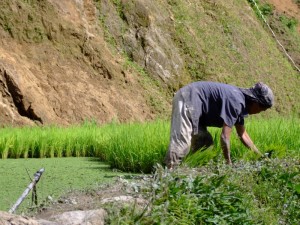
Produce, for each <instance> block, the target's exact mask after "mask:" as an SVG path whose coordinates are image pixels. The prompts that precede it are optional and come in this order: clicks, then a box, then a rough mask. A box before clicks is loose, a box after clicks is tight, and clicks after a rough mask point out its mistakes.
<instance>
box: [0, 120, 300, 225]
mask: <svg viewBox="0 0 300 225" xmlns="http://www.w3.org/2000/svg"><path fill="white" fill-rule="evenodd" d="M246 122H247V123H246V127H247V130H248V133H249V134H250V136H251V137H252V139H253V140H254V142H255V143H256V145H257V147H258V148H259V149H260V150H261V151H262V152H263V153H271V155H270V156H271V158H270V159H263V160H262V159H259V158H257V157H258V156H257V155H255V154H254V153H252V152H251V151H249V150H248V149H246V148H245V147H244V146H243V145H242V144H241V143H240V141H239V140H238V139H237V136H236V135H232V139H231V148H232V151H231V153H232V158H233V160H234V166H233V167H230V166H227V165H225V164H224V158H223V156H222V153H221V150H220V143H219V135H220V129H216V128H210V129H209V130H210V132H211V133H212V135H213V136H214V137H215V144H214V146H212V147H211V148H210V149H207V150H206V151H202V152H201V151H200V152H197V153H195V154H192V155H189V156H187V158H186V159H185V160H184V163H183V166H182V167H180V168H178V170H175V171H174V172H172V173H169V172H166V171H165V170H164V169H163V168H162V166H160V165H161V164H163V159H164V156H165V153H166V150H167V146H168V140H169V122H166V121H155V122H148V123H129V124H117V123H112V124H107V125H105V126H98V125H97V124H95V123H85V124H83V125H82V126H73V127H65V128H63V127H54V126H53V127H31V128H29V127H24V128H2V129H1V130H0V153H1V155H2V157H3V159H2V160H0V170H1V171H2V172H1V174H3V176H2V179H1V181H0V182H1V183H0V185H1V187H2V189H1V192H0V194H1V196H6V197H5V198H4V199H3V202H1V204H0V207H1V208H2V209H4V210H5V209H7V208H8V207H9V206H11V204H13V203H14V201H15V200H16V198H17V197H16V196H19V195H20V194H21V193H22V192H23V190H24V188H25V187H26V186H27V185H28V183H29V178H28V179H27V178H26V177H28V175H27V171H26V170H28V174H29V175H31V176H32V174H33V173H34V172H36V171H37V170H38V169H40V168H45V171H46V172H45V174H44V175H43V179H42V180H41V183H39V188H38V191H39V192H38V195H39V197H38V199H39V201H43V202H39V204H47V198H48V196H51V197H54V198H57V197H58V196H60V195H61V194H63V193H65V192H66V191H69V190H73V189H82V188H91V187H94V188H97V185H98V184H100V183H103V182H108V179H105V177H111V176H115V175H117V174H116V173H114V172H112V171H111V168H117V169H120V170H123V171H128V172H139V173H140V172H141V173H152V174H154V176H153V177H152V178H151V180H150V181H149V182H150V183H149V184H148V185H146V186H145V187H143V189H142V190H141V193H140V194H141V195H142V196H144V198H146V199H148V200H151V202H150V204H148V205H147V207H146V208H145V209H141V208H139V207H137V206H132V205H129V206H128V205H127V206H124V207H117V208H114V207H112V205H111V204H110V203H108V204H107V205H105V206H104V207H105V208H106V209H107V210H108V211H109V212H113V213H110V214H109V215H110V216H109V217H108V221H109V223H110V224H136V223H138V224H155V223H158V224H161V223H163V224H170V223H175V224H190V223H191V222H193V223H196V224H201V223H203V224H228V223H231V224H239V223H240V222H241V221H243V224H278V221H282V222H283V223H285V224H296V222H295V221H297V219H298V218H299V212H300V211H299V208H300V206H299V196H300V168H299V160H300V153H299V150H300V140H299V138H298V134H299V133H300V126H299V124H300V123H299V122H300V121H299V119H298V118H272V119H264V118H261V117H257V118H253V117H251V118H249V119H248V120H246ZM63 156H94V157H96V159H97V160H94V159H95V158H80V157H75V158H74V157H69V158H63ZM8 157H27V159H5V158H8ZM32 157H40V158H32ZM45 157H51V158H45ZM59 157H60V158H59ZM99 160H100V161H104V162H105V163H106V164H101V163H100V161H99ZM190 167H194V168H195V169H190ZM4 171H5V172H4ZM106 175H108V176H106ZM110 179H111V178H110ZM58 185H59V186H58ZM26 201H27V202H26V203H25V204H24V205H23V206H22V208H21V209H20V210H24V208H23V207H27V209H28V208H32V207H33V206H30V201H29V200H26ZM33 208H34V207H33ZM187 221H190V222H189V223H187Z"/></svg>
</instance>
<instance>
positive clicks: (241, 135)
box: [235, 124, 263, 156]
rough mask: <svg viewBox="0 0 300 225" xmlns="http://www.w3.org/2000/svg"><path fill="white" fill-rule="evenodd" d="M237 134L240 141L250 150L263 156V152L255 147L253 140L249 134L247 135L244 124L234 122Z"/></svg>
mask: <svg viewBox="0 0 300 225" xmlns="http://www.w3.org/2000/svg"><path fill="white" fill-rule="evenodd" d="M235 128H236V131H237V134H238V136H239V138H240V140H241V141H242V143H243V144H244V145H245V146H246V147H247V148H249V149H251V150H252V151H254V152H255V153H256V154H258V155H260V156H263V154H262V153H261V152H260V151H259V150H258V149H257V147H256V146H255V145H254V143H253V141H252V140H251V138H250V136H249V135H248V133H247V131H246V128H245V126H244V125H240V124H236V125H235Z"/></svg>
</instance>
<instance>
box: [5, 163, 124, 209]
mask: <svg viewBox="0 0 300 225" xmlns="http://www.w3.org/2000/svg"><path fill="white" fill-rule="evenodd" d="M41 168H44V169H45V172H44V173H43V174H42V176H41V179H40V181H39V183H38V184H37V196H38V205H39V206H40V205H41V204H45V203H47V201H48V200H49V198H50V197H51V198H52V199H57V198H58V197H59V196H61V195H63V194H65V193H67V192H69V191H72V190H82V189H87V188H94V187H97V185H100V184H103V183H108V182H110V181H111V180H112V178H113V177H117V176H119V175H121V174H122V172H120V171H113V170H111V169H110V167H109V165H107V164H106V163H103V162H100V161H99V160H98V159H97V158H82V157H69V158H38V159H3V160H0V173H1V179H0V187H1V189H0V196H1V198H0V210H3V211H8V210H9V209H10V207H12V205H13V204H14V203H15V202H16V201H17V199H18V198H19V197H20V196H21V194H22V193H23V192H24V190H25V189H26V188H27V186H28V185H29V183H30V182H31V180H30V179H31V178H33V175H34V173H35V172H36V171H38V170H39V169H41ZM30 196H31V193H30V195H29V196H27V198H26V199H25V200H24V202H23V203H22V204H21V205H20V207H19V209H18V210H17V213H21V212H23V211H26V210H27V209H28V208H34V207H35V205H32V204H31V197H30Z"/></svg>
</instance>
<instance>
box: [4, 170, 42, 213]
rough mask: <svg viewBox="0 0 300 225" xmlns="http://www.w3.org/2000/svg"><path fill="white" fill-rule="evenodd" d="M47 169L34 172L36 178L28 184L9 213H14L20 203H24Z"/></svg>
mask: <svg viewBox="0 0 300 225" xmlns="http://www.w3.org/2000/svg"><path fill="white" fill-rule="evenodd" d="M44 171H45V169H44V168H42V169H40V170H39V171H37V172H36V173H35V174H34V178H33V180H32V182H31V183H30V184H29V185H28V186H27V188H26V189H25V191H24V192H23V194H22V195H21V197H20V198H19V199H18V200H17V202H16V203H15V204H14V205H13V207H11V209H10V210H9V211H8V212H9V213H14V212H15V211H16V210H17V208H18V207H19V205H20V204H21V203H22V201H23V200H24V199H25V198H26V196H27V195H28V194H29V192H30V190H31V189H32V188H34V187H35V185H36V184H37V183H38V182H39V180H40V178H41V176H42V174H43V172H44Z"/></svg>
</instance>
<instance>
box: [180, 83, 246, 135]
mask: <svg viewBox="0 0 300 225" xmlns="http://www.w3.org/2000/svg"><path fill="white" fill-rule="evenodd" d="M180 92H181V94H182V96H183V98H184V100H185V102H186V105H187V108H188V111H189V112H190V115H191V120H192V124H193V133H194V134H197V133H198V129H199V126H201V127H208V126H211V127H222V126H223V124H224V123H225V124H226V125H227V126H229V127H232V126H234V125H235V124H242V125H243V124H244V117H245V116H246V115H247V111H246V104H245V96H244V94H243V93H242V92H241V91H240V89H239V88H238V87H235V86H233V85H229V84H223V83H217V82H208V81H199V82H194V83H191V84H188V85H187V86H184V87H183V88H181V89H180Z"/></svg>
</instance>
